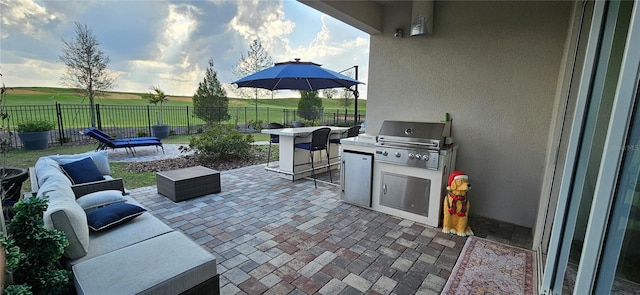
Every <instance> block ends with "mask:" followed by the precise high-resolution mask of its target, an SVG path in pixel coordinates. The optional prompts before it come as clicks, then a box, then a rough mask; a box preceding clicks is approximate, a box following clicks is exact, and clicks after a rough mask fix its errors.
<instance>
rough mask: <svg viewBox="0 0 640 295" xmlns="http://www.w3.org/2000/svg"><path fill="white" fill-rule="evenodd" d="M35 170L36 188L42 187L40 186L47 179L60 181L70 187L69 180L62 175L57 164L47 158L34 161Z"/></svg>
mask: <svg viewBox="0 0 640 295" xmlns="http://www.w3.org/2000/svg"><path fill="white" fill-rule="evenodd" d="M35 169H36V178H37V180H38V186H42V184H44V183H45V182H46V181H47V180H49V179H51V180H52V181H62V182H65V183H67V185H71V180H69V178H67V176H66V175H65V174H64V172H63V171H62V168H60V165H59V164H58V162H56V161H54V160H52V159H49V158H48V157H40V158H39V159H38V161H36V165H35Z"/></svg>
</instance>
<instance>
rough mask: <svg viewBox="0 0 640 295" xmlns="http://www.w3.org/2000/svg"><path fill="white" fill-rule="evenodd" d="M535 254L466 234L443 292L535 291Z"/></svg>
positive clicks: (496, 292)
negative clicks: (462, 246)
mask: <svg viewBox="0 0 640 295" xmlns="http://www.w3.org/2000/svg"><path fill="white" fill-rule="evenodd" d="M537 289H538V288H537V282H536V263H535V253H534V252H533V251H531V250H525V249H522V248H517V247H513V246H509V245H505V244H500V243H496V242H492V241H489V240H485V239H482V238H478V237H473V236H472V237H469V238H468V239H467V242H466V243H465V245H464V248H463V249H462V253H460V257H459V258H458V261H457V262H456V265H455V266H454V267H453V271H452V272H451V276H450V277H449V280H448V281H447V284H446V285H445V287H444V290H442V294H537V292H538V291H537Z"/></svg>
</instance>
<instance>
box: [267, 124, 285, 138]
mask: <svg viewBox="0 0 640 295" xmlns="http://www.w3.org/2000/svg"><path fill="white" fill-rule="evenodd" d="M282 128H284V125H282V124H279V123H269V124H267V129H282ZM269 138H270V139H271V142H274V140H277V139H280V136H278V135H275V134H270V136H269ZM274 143H275V142H274Z"/></svg>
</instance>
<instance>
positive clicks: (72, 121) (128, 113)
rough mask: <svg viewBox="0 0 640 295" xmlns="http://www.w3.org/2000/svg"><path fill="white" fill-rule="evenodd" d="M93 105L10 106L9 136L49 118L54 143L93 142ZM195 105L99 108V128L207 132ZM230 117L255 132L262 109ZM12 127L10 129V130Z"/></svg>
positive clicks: (126, 133)
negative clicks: (166, 127) (154, 127)
mask: <svg viewBox="0 0 640 295" xmlns="http://www.w3.org/2000/svg"><path fill="white" fill-rule="evenodd" d="M90 108H91V107H90V105H79V104H58V103H56V104H55V105H25V106H5V107H4V110H5V113H6V114H7V115H8V118H7V119H6V120H3V124H4V126H2V127H3V133H4V134H3V135H6V134H7V130H15V128H16V126H17V125H18V124H20V123H21V122H26V121H31V120H47V121H50V122H52V123H54V124H55V126H56V127H55V129H54V130H52V131H51V132H50V134H51V139H50V142H49V144H60V145H62V144H67V143H71V144H78V143H89V142H93V141H92V139H91V138H89V137H87V136H85V135H84V134H82V131H83V130H84V129H86V128H88V127H90V126H91V115H90ZM193 110H194V109H193V107H192V106H163V107H160V106H155V105H142V106H135V105H104V104H96V105H95V116H96V117H95V122H96V127H98V128H100V129H103V130H104V131H105V132H107V133H109V134H111V135H113V136H115V137H137V136H148V135H152V134H151V126H152V125H155V124H157V123H158V119H159V117H160V116H161V118H162V123H163V124H166V125H169V126H170V134H196V133H200V132H202V130H204V127H205V126H206V122H205V121H203V120H202V119H200V118H198V117H196V116H195V115H194V111H193ZM219 111H221V109H220V108H211V109H210V110H208V112H219ZM228 114H229V115H230V118H229V119H228V120H225V121H223V122H221V123H224V124H229V125H235V126H236V127H237V128H238V129H239V130H241V131H246V132H251V131H254V129H253V128H251V127H252V125H255V122H256V109H255V107H253V106H249V107H229V108H228ZM257 115H258V120H257V121H259V122H261V123H262V125H263V126H265V125H266V124H267V123H269V122H277V123H281V124H283V125H285V126H290V125H291V123H292V122H293V121H302V120H303V118H302V117H300V116H299V113H298V111H297V110H295V109H283V108H270V107H258V112H257ZM364 120H365V113H364V111H359V112H358V120H357V121H358V122H363V121H364ZM316 122H317V124H320V125H333V126H351V125H353V122H354V113H353V110H340V109H325V110H323V111H322V112H321V114H320V118H319V119H318V120H316ZM7 127H8V128H7ZM11 145H12V146H13V147H16V148H17V147H21V146H22V143H21V142H20V140H19V138H18V136H15V135H14V136H12V137H11Z"/></svg>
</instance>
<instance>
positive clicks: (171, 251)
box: [73, 231, 217, 295]
mask: <svg viewBox="0 0 640 295" xmlns="http://www.w3.org/2000/svg"><path fill="white" fill-rule="evenodd" d="M106 270H109V271H106ZM113 270H117V271H113ZM216 274H217V269H216V258H215V256H213V255H211V253H209V252H207V251H205V250H204V249H203V248H202V247H200V246H199V245H197V244H196V243H194V242H193V241H191V240H190V239H189V238H188V237H186V236H185V235H184V234H182V233H180V232H175V231H174V232H170V233H167V234H164V235H161V236H158V237H155V238H152V239H149V240H146V241H143V242H140V243H137V244H134V245H131V246H129V247H126V248H122V249H120V250H116V251H113V252H110V253H107V254H104V255H101V256H98V257H95V258H93V259H89V260H86V261H83V262H81V263H78V264H76V265H74V266H73V276H74V283H75V285H76V292H77V293H78V294H91V295H100V294H139V293H144V294H179V293H182V292H184V291H186V290H188V289H189V288H192V287H194V286H196V285H198V284H200V283H202V282H204V281H206V280H207V279H209V278H211V277H213V276H215V275H216ZM114 282H117V283H114Z"/></svg>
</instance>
